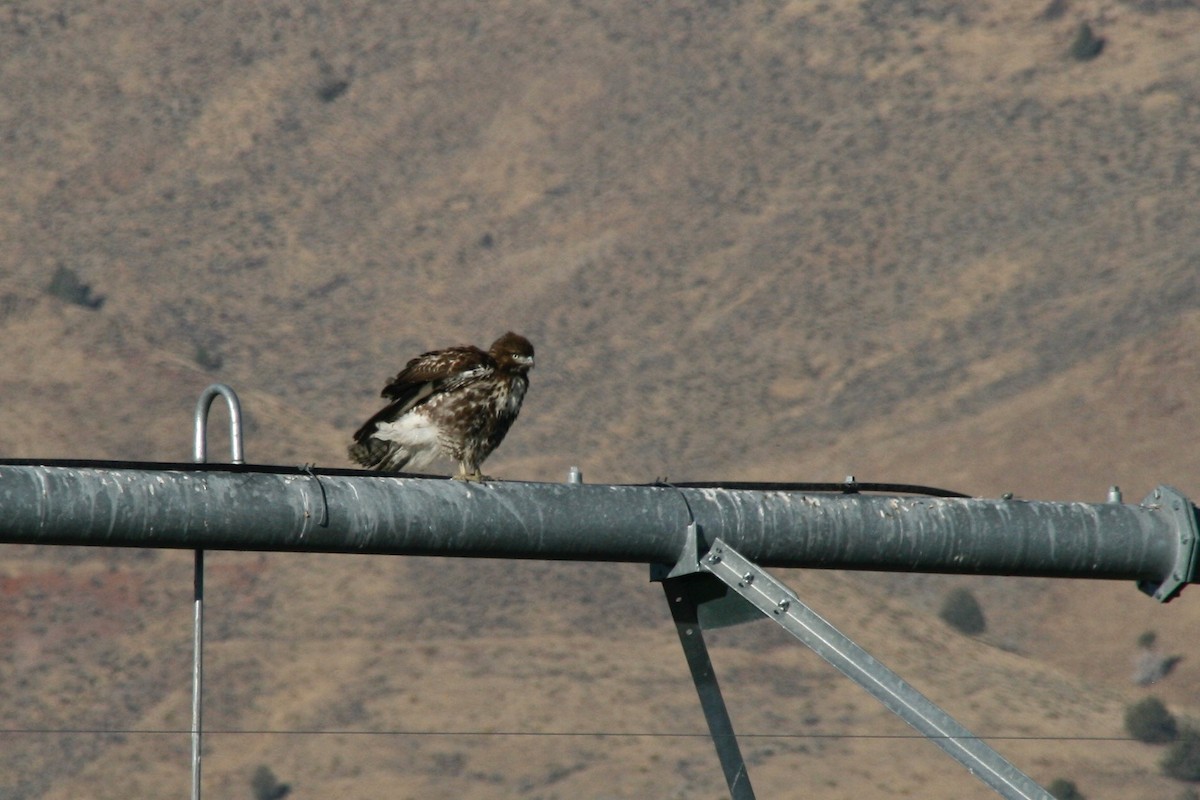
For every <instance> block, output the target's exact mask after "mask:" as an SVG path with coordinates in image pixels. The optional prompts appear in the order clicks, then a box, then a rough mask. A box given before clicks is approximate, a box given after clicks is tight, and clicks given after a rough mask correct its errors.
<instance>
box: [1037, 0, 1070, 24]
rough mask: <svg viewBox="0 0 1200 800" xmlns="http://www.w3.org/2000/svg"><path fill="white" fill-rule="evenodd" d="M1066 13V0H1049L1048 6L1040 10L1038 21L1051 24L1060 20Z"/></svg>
mask: <svg viewBox="0 0 1200 800" xmlns="http://www.w3.org/2000/svg"><path fill="white" fill-rule="evenodd" d="M1066 13H1067V0H1050V4H1049V5H1047V6H1046V7H1045V8H1044V9H1042V13H1041V14H1039V15H1038V19H1040V20H1044V21H1045V22H1053V21H1054V20H1056V19H1062V17H1063V15H1064V14H1066Z"/></svg>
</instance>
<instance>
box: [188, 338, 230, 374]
mask: <svg viewBox="0 0 1200 800" xmlns="http://www.w3.org/2000/svg"><path fill="white" fill-rule="evenodd" d="M195 358H196V365H197V366H199V367H200V369H202V370H204V371H205V372H216V371H217V370H219V369H220V368H221V367H222V366H223V365H224V364H225V359H224V358H222V357H221V353H220V352H219V351H217V350H216V349H215V348H211V347H206V346H205V345H203V344H197V345H196V354H195Z"/></svg>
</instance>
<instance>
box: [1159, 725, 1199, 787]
mask: <svg viewBox="0 0 1200 800" xmlns="http://www.w3.org/2000/svg"><path fill="white" fill-rule="evenodd" d="M1159 766H1160V767H1162V771H1163V774H1164V775H1166V776H1168V777H1171V778H1174V779H1175V780H1177V781H1200V731H1197V730H1196V729H1195V728H1184V729H1183V730H1181V731H1180V732H1179V736H1178V737H1177V738H1176V739H1175V741H1174V742H1173V743H1172V744H1171V746H1170V747H1168V748H1167V752H1166V754H1165V755H1163V758H1162V761H1160V762H1159Z"/></svg>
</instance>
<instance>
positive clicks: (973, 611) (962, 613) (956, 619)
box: [938, 586, 987, 636]
mask: <svg viewBox="0 0 1200 800" xmlns="http://www.w3.org/2000/svg"><path fill="white" fill-rule="evenodd" d="M938 616H939V617H941V618H942V621H943V622H945V623H946V624H947V625H949V626H950V627H951V628H954V630H956V631H958V632H959V633H965V634H967V635H968V636H974V635H976V634H980V633H983V632H984V630H986V629H987V620H985V619H984V617H983V607H982V606H980V605H979V601H978V600H976V599H975V595H974V594H972V593H971V591H970V590H969V589H965V588H963V587H961V586H960V587H958V588H957V589H951V590H950V591H949V592H947V593H946V597H945V599H944V600H942V608H941V610H940V611H939V612H938Z"/></svg>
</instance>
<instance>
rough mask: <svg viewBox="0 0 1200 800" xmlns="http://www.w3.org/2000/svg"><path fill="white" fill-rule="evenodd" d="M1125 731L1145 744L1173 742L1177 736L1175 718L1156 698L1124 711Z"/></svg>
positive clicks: (1140, 701) (1142, 701) (1139, 702)
mask: <svg viewBox="0 0 1200 800" xmlns="http://www.w3.org/2000/svg"><path fill="white" fill-rule="evenodd" d="M1125 730H1127V731H1129V735H1130V736H1132V737H1133V738H1135V739H1137V740H1138V741H1139V742H1145V743H1146V744H1164V743H1166V742H1173V741H1175V739H1176V737H1178V735H1179V728H1178V726H1177V725H1176V724H1175V718H1174V717H1172V716H1171V712H1170V711H1167V707H1166V706H1164V705H1163V703H1162V701H1161V700H1159V699H1158V698H1157V697H1147V698H1146V699H1145V700H1139V701H1138V702H1136V703H1134V704H1133V705H1131V706H1129V707H1128V708H1126V709H1125Z"/></svg>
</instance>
